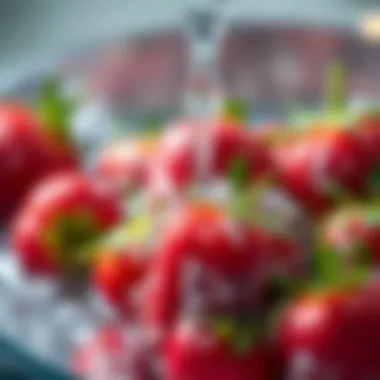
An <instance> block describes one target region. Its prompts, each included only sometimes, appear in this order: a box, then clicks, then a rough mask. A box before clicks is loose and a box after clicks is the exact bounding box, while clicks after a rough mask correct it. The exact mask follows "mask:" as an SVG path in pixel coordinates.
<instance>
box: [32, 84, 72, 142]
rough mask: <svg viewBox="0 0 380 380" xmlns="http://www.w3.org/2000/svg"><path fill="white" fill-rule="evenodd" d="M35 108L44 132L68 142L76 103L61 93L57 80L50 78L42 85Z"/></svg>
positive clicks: (60, 85) (61, 89) (60, 86)
mask: <svg viewBox="0 0 380 380" xmlns="http://www.w3.org/2000/svg"><path fill="white" fill-rule="evenodd" d="M36 106H37V112H38V114H39V117H40V119H41V121H42V123H43V126H44V128H45V130H46V131H48V132H49V133H50V134H51V135H52V136H53V137H54V138H57V139H58V140H59V141H63V142H68V141H69V140H70V124H71V118H72V116H73V113H74V111H75V109H76V108H77V102H76V101H74V100H70V99H69V98H68V97H67V96H66V95H65V94H64V93H63V88H62V82H61V80H60V79H59V78H57V77H52V78H49V79H47V80H46V81H45V83H43V85H42V87H41V89H40V93H39V96H38V99H37V105H36Z"/></svg>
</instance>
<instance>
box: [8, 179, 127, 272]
mask: <svg viewBox="0 0 380 380" xmlns="http://www.w3.org/2000/svg"><path fill="white" fill-rule="evenodd" d="M120 217H121V212H120V208H119V204H117V203H116V202H115V200H114V199H111V198H110V197H109V195H108V194H105V193H104V192H103V191H102V190H101V189H100V188H99V187H98V186H97V184H96V183H95V182H94V181H91V180H90V179H88V178H86V177H84V176H83V175H81V174H79V173H75V172H72V173H64V174H59V175H55V176H53V177H50V178H47V179H46V180H45V181H43V182H42V183H41V184H39V185H38V186H37V187H36V188H35V189H34V190H33V191H32V192H31V193H30V195H29V196H28V197H27V199H26V200H25V202H24V203H23V205H22V207H21V209H20V210H19V212H18V214H17V215H16V218H15V221H14V225H13V226H12V230H11V245H12V247H13V248H14V250H15V252H16V254H17V255H18V256H19V258H20V261H21V263H22V264H23V266H24V267H25V268H26V269H27V270H28V271H31V272H46V271H48V272H50V271H51V270H58V271H62V270H64V269H69V268H71V269H73V268H75V267H76V265H80V264H81V260H85V261H86V260H87V259H88V258H87V257H82V256H81V255H82V254H83V255H84V256H86V254H85V252H82V253H81V254H79V251H81V250H83V249H84V248H85V246H86V245H87V244H89V243H91V242H92V240H93V239H95V238H97V237H99V234H101V233H102V232H104V231H106V230H108V229H109V228H111V227H112V226H114V225H115V223H116V222H117V221H118V220H119V219H120Z"/></svg>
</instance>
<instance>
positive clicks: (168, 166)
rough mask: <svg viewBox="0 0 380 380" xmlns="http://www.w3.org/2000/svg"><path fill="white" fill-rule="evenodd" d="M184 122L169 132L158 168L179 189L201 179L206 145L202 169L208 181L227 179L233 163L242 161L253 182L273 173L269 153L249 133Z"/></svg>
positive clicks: (224, 126) (229, 125) (211, 123)
mask: <svg viewBox="0 0 380 380" xmlns="http://www.w3.org/2000/svg"><path fill="white" fill-rule="evenodd" d="M199 123H200V124H201V125H198V124H195V123H194V122H182V123H180V124H178V125H174V126H173V127H172V128H169V129H168V130H167V131H166V133H165V134H164V136H163V138H162V140H161V143H160V145H159V156H158V161H157V165H158V166H159V168H158V169H157V170H160V171H161V172H162V175H166V176H168V177H169V179H170V180H171V181H173V182H174V183H175V184H177V185H179V186H187V185H189V184H191V183H192V182H193V181H194V180H196V179H197V178H198V177H199V176H202V177H204V174H205V173H202V174H200V173H199V168H197V166H199V160H200V154H203V153H199V147H200V146H201V144H202V142H204V141H206V143H205V146H206V147H207V148H206V150H208V153H207V154H206V158H205V160H204V161H202V162H204V163H203V164H202V165H201V166H202V167H203V170H204V167H205V166H206V167H207V170H206V177H208V178H215V177H224V176H226V175H228V172H229V170H230V165H231V163H232V160H233V159H235V158H237V157H240V158H242V159H244V160H245V161H246V162H247V163H248V168H249V169H248V170H249V172H250V173H251V175H252V178H257V177H260V176H262V175H264V174H267V173H268V172H270V171H271V169H272V163H271V158H270V154H269V151H268V150H267V149H266V148H265V146H264V144H262V142H261V141H260V139H259V138H258V137H256V136H254V135H253V134H252V133H249V131H247V130H244V129H243V128H242V127H239V126H236V125H234V124H232V123H226V122H222V121H216V122H215V121H209V122H199Z"/></svg>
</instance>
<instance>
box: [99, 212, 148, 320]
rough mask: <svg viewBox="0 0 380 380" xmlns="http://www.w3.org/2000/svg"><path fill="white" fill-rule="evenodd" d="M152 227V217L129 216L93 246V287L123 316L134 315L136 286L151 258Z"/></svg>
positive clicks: (136, 294) (137, 289) (137, 287)
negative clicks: (97, 256)
mask: <svg viewBox="0 0 380 380" xmlns="http://www.w3.org/2000/svg"><path fill="white" fill-rule="evenodd" d="M151 228H152V223H151V220H149V221H147V220H145V219H142V218H138V219H136V220H133V219H132V220H131V221H129V222H127V224H126V225H125V226H122V227H119V228H118V229H116V230H115V231H112V232H111V234H110V235H109V236H107V238H106V239H105V240H104V241H103V242H102V243H101V244H100V246H99V247H98V248H97V249H96V252H97V253H98V254H99V258H98V259H97V260H96V262H95V265H94V268H93V281H94V284H95V287H96V288H97V289H98V291H99V292H100V293H101V294H102V295H103V296H104V297H105V299H106V300H107V301H108V302H109V303H110V304H111V305H112V306H113V307H115V308H116V310H117V311H118V312H119V313H121V314H122V315H123V316H125V317H129V318H131V317H133V316H134V314H135V307H136V306H137V305H138V303H137V302H138V300H137V299H136V297H137V296H138V291H139V285H140V282H141V280H142V279H143V278H144V276H145V274H146V272H147V269H148V267H149V264H150V262H151V260H152V249H151V247H150V239H152V236H151V232H152V231H151Z"/></svg>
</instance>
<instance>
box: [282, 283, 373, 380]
mask: <svg viewBox="0 0 380 380" xmlns="http://www.w3.org/2000/svg"><path fill="white" fill-rule="evenodd" d="M378 297H379V287H378V286H377V287H376V286H375V287H371V288H365V287H364V288H362V287H359V288H355V289H352V288H351V289H346V290H343V291H327V292H325V293H321V294H314V295H309V296H304V297H303V298H302V299H300V300H298V301H296V302H294V303H293V304H292V305H290V307H289V309H288V310H287V311H286V312H285V315H284V318H283V319H282V322H281V324H280V331H279V351H280V353H281V355H282V359H283V360H284V365H285V375H286V376H289V378H294V379H304V380H325V379H329V378H331V379H334V380H335V379H336V380H358V379H375V378H377V377H379V376H380V361H379V350H380V304H379V302H377V300H378ZM286 378H288V377H286Z"/></svg>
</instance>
